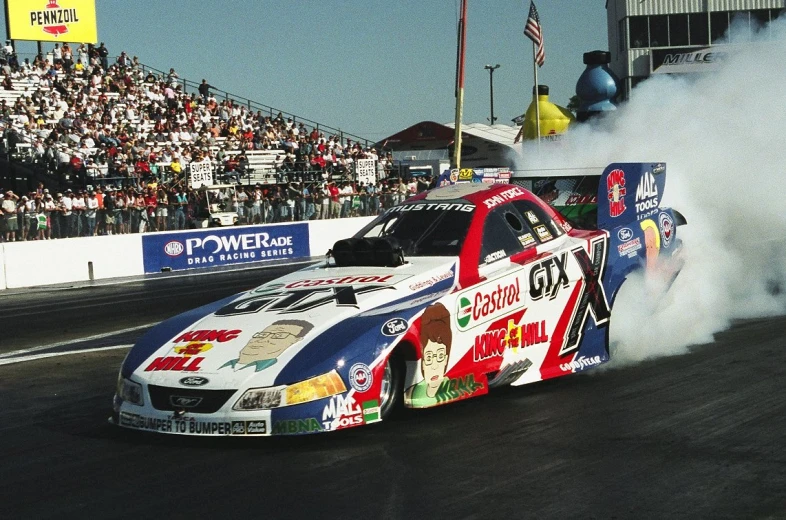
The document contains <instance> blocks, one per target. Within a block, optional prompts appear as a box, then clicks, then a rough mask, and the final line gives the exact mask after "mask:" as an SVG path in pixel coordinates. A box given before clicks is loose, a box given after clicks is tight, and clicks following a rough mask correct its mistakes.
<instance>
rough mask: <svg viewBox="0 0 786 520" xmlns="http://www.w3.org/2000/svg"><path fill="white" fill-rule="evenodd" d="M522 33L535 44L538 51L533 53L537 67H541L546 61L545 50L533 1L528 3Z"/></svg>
mask: <svg viewBox="0 0 786 520" xmlns="http://www.w3.org/2000/svg"><path fill="white" fill-rule="evenodd" d="M524 35H525V36H526V37H527V38H529V39H530V40H532V41H533V42H535V44H537V46H538V52H537V53H536V54H535V61H536V62H537V63H538V67H542V66H543V64H544V63H545V62H546V51H545V50H543V32H542V31H541V28H540V17H539V16H538V10H537V9H536V8H535V2H530V3H529V16H528V17H527V26H526V27H524Z"/></svg>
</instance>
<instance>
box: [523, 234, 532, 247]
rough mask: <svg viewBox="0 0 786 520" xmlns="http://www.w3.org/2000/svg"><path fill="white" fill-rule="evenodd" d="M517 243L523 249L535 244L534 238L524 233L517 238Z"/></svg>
mask: <svg viewBox="0 0 786 520" xmlns="http://www.w3.org/2000/svg"><path fill="white" fill-rule="evenodd" d="M519 242H521V245H522V246H524V247H527V246H531V245H532V244H534V243H535V237H533V236H532V233H525V234H523V235H521V236H520V237H519Z"/></svg>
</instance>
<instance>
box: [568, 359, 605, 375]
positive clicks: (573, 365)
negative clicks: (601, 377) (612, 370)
mask: <svg viewBox="0 0 786 520" xmlns="http://www.w3.org/2000/svg"><path fill="white" fill-rule="evenodd" d="M600 363H601V360H600V356H594V357H585V356H579V357H577V358H576V359H574V360H573V361H571V362H569V363H563V364H561V365H560V366H559V369H560V370H562V371H563V372H571V371H574V370H575V371H576V372H578V371H580V370H584V369H585V368H589V367H591V366H595V365H599V364H600Z"/></svg>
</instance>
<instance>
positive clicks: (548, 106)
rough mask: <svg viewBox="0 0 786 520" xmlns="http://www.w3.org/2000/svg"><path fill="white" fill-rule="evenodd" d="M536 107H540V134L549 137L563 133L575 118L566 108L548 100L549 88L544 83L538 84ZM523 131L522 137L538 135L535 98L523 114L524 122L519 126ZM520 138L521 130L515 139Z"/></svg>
mask: <svg viewBox="0 0 786 520" xmlns="http://www.w3.org/2000/svg"><path fill="white" fill-rule="evenodd" d="M533 97H534V96H533ZM538 108H539V109H540V136H541V137H549V136H557V135H560V134H564V133H565V132H566V131H567V129H568V127H569V126H570V124H571V123H573V121H575V120H576V118H575V117H573V114H572V113H571V112H570V110H568V109H567V108H564V107H561V106H559V105H555V104H554V103H552V102H551V101H549V88H548V87H547V86H545V85H538ZM521 130H522V131H523V132H524V139H535V138H537V136H538V133H537V126H536V124H535V100H534V99H533V100H532V103H530V105H529V108H527V112H526V114H524V124H523V125H522V127H521ZM520 139H521V132H519V135H518V136H517V137H516V141H518V140H520Z"/></svg>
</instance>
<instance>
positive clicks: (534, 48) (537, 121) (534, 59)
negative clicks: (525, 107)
mask: <svg viewBox="0 0 786 520" xmlns="http://www.w3.org/2000/svg"><path fill="white" fill-rule="evenodd" d="M532 70H533V71H534V73H535V88H533V89H532V94H533V96H532V97H533V99H534V101H535V135H536V136H537V139H538V150H540V96H539V95H538V94H539V92H538V47H537V46H536V45H535V42H532Z"/></svg>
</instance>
